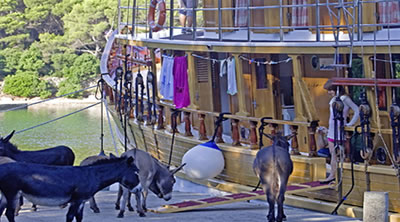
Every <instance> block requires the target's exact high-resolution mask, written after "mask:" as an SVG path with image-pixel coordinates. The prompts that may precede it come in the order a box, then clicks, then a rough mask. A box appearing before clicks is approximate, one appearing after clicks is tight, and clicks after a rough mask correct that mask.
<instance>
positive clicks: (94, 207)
mask: <svg viewBox="0 0 400 222" xmlns="http://www.w3.org/2000/svg"><path fill="white" fill-rule="evenodd" d="M89 206H90V209H92V210H93V213H100V209H99V208H98V207H97V203H96V200H95V199H94V196H93V197H91V198H90V199H89Z"/></svg>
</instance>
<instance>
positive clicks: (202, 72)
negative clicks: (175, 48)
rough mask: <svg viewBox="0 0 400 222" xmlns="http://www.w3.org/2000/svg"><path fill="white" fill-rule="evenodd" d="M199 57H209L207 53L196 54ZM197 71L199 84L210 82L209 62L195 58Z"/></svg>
mask: <svg viewBox="0 0 400 222" xmlns="http://www.w3.org/2000/svg"><path fill="white" fill-rule="evenodd" d="M196 54H198V55H199V56H203V57H208V54H207V53H196ZM195 61H196V70H197V82H198V83H206V82H208V72H209V60H207V59H201V58H195Z"/></svg>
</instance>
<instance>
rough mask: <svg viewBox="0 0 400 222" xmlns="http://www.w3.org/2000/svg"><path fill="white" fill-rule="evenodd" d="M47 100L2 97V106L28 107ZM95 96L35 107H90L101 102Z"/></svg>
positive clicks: (58, 99) (40, 104)
mask: <svg viewBox="0 0 400 222" xmlns="http://www.w3.org/2000/svg"><path fill="white" fill-rule="evenodd" d="M43 100H46V99H41V98H40V97H34V98H21V97H13V96H8V95H0V105H2V106H5V105H10V106H18V105H27V104H32V103H37V102H40V101H43ZM99 101H100V100H97V99H96V98H95V97H94V95H91V96H89V97H87V98H82V99H69V98H56V99H52V100H49V101H46V102H43V103H38V104H35V106H47V105H68V106H74V105H90V104H94V103H97V102H99Z"/></svg>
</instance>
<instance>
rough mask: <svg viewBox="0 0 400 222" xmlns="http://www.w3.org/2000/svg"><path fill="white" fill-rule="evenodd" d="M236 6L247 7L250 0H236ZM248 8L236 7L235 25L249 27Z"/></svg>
mask: <svg viewBox="0 0 400 222" xmlns="http://www.w3.org/2000/svg"><path fill="white" fill-rule="evenodd" d="M235 6H236V8H240V7H247V6H248V0H236V2H235ZM247 17H248V15H247V9H235V27H247Z"/></svg>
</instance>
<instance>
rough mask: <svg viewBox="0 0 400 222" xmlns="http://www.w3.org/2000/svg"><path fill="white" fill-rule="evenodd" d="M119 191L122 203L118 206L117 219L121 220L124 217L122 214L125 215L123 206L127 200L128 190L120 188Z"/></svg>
mask: <svg viewBox="0 0 400 222" xmlns="http://www.w3.org/2000/svg"><path fill="white" fill-rule="evenodd" d="M120 188H121V190H122V202H121V205H120V207H121V208H120V210H119V213H118V216H117V217H118V218H123V217H124V213H125V206H126V201H127V199H128V194H129V190H128V189H127V188H125V187H123V186H120Z"/></svg>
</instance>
